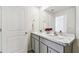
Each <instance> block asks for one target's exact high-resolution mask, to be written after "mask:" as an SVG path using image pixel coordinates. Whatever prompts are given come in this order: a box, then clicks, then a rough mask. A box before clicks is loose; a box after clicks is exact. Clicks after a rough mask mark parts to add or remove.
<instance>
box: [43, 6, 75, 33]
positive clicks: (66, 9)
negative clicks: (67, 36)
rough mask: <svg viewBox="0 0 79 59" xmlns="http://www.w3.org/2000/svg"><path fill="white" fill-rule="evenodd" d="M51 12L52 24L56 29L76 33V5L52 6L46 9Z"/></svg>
mask: <svg viewBox="0 0 79 59" xmlns="http://www.w3.org/2000/svg"><path fill="white" fill-rule="evenodd" d="M45 11H46V12H47V13H50V15H51V18H50V19H49V20H51V21H50V22H49V24H50V26H52V28H53V29H54V31H56V32H59V31H60V30H61V31H62V32H66V33H71V34H75V32H76V28H75V27H76V8H75V6H50V7H48V8H46V9H45Z"/></svg>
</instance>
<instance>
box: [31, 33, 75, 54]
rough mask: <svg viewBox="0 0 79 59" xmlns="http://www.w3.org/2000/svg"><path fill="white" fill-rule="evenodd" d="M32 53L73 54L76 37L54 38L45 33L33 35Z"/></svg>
mask: <svg viewBox="0 0 79 59" xmlns="http://www.w3.org/2000/svg"><path fill="white" fill-rule="evenodd" d="M31 40H32V41H31V43H32V51H33V52H35V53H71V52H73V42H74V40H75V37H74V35H70V36H69V35H68V36H67V37H65V36H54V35H52V34H45V33H37V32H33V33H31Z"/></svg>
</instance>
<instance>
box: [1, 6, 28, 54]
mask: <svg viewBox="0 0 79 59" xmlns="http://www.w3.org/2000/svg"><path fill="white" fill-rule="evenodd" d="M24 13H25V12H24V7H2V29H3V30H2V39H3V40H2V52H13V53H15V52H16V53H18V52H27V43H26V41H27V35H26V34H25V14H24Z"/></svg>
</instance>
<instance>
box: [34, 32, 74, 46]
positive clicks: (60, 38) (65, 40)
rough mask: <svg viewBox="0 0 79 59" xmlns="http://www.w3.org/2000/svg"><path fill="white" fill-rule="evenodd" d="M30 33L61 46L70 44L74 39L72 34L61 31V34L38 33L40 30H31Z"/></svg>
mask: <svg viewBox="0 0 79 59" xmlns="http://www.w3.org/2000/svg"><path fill="white" fill-rule="evenodd" d="M32 33H33V34H35V35H38V36H40V37H43V38H45V39H47V40H50V41H53V42H56V43H58V44H61V45H63V46H70V45H71V44H72V43H73V41H74V40H75V35H74V34H67V33H63V35H57V36H55V35H54V34H46V33H40V32H32Z"/></svg>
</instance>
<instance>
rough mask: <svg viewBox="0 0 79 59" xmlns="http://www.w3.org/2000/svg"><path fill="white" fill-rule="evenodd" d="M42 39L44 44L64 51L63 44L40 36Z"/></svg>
mask: <svg viewBox="0 0 79 59" xmlns="http://www.w3.org/2000/svg"><path fill="white" fill-rule="evenodd" d="M40 41H41V42H43V43H44V44H46V45H47V46H49V47H51V48H53V49H55V50H56V51H58V52H61V53H63V46H61V45H59V44H57V43H55V42H51V41H49V40H47V39H44V38H40Z"/></svg>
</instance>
